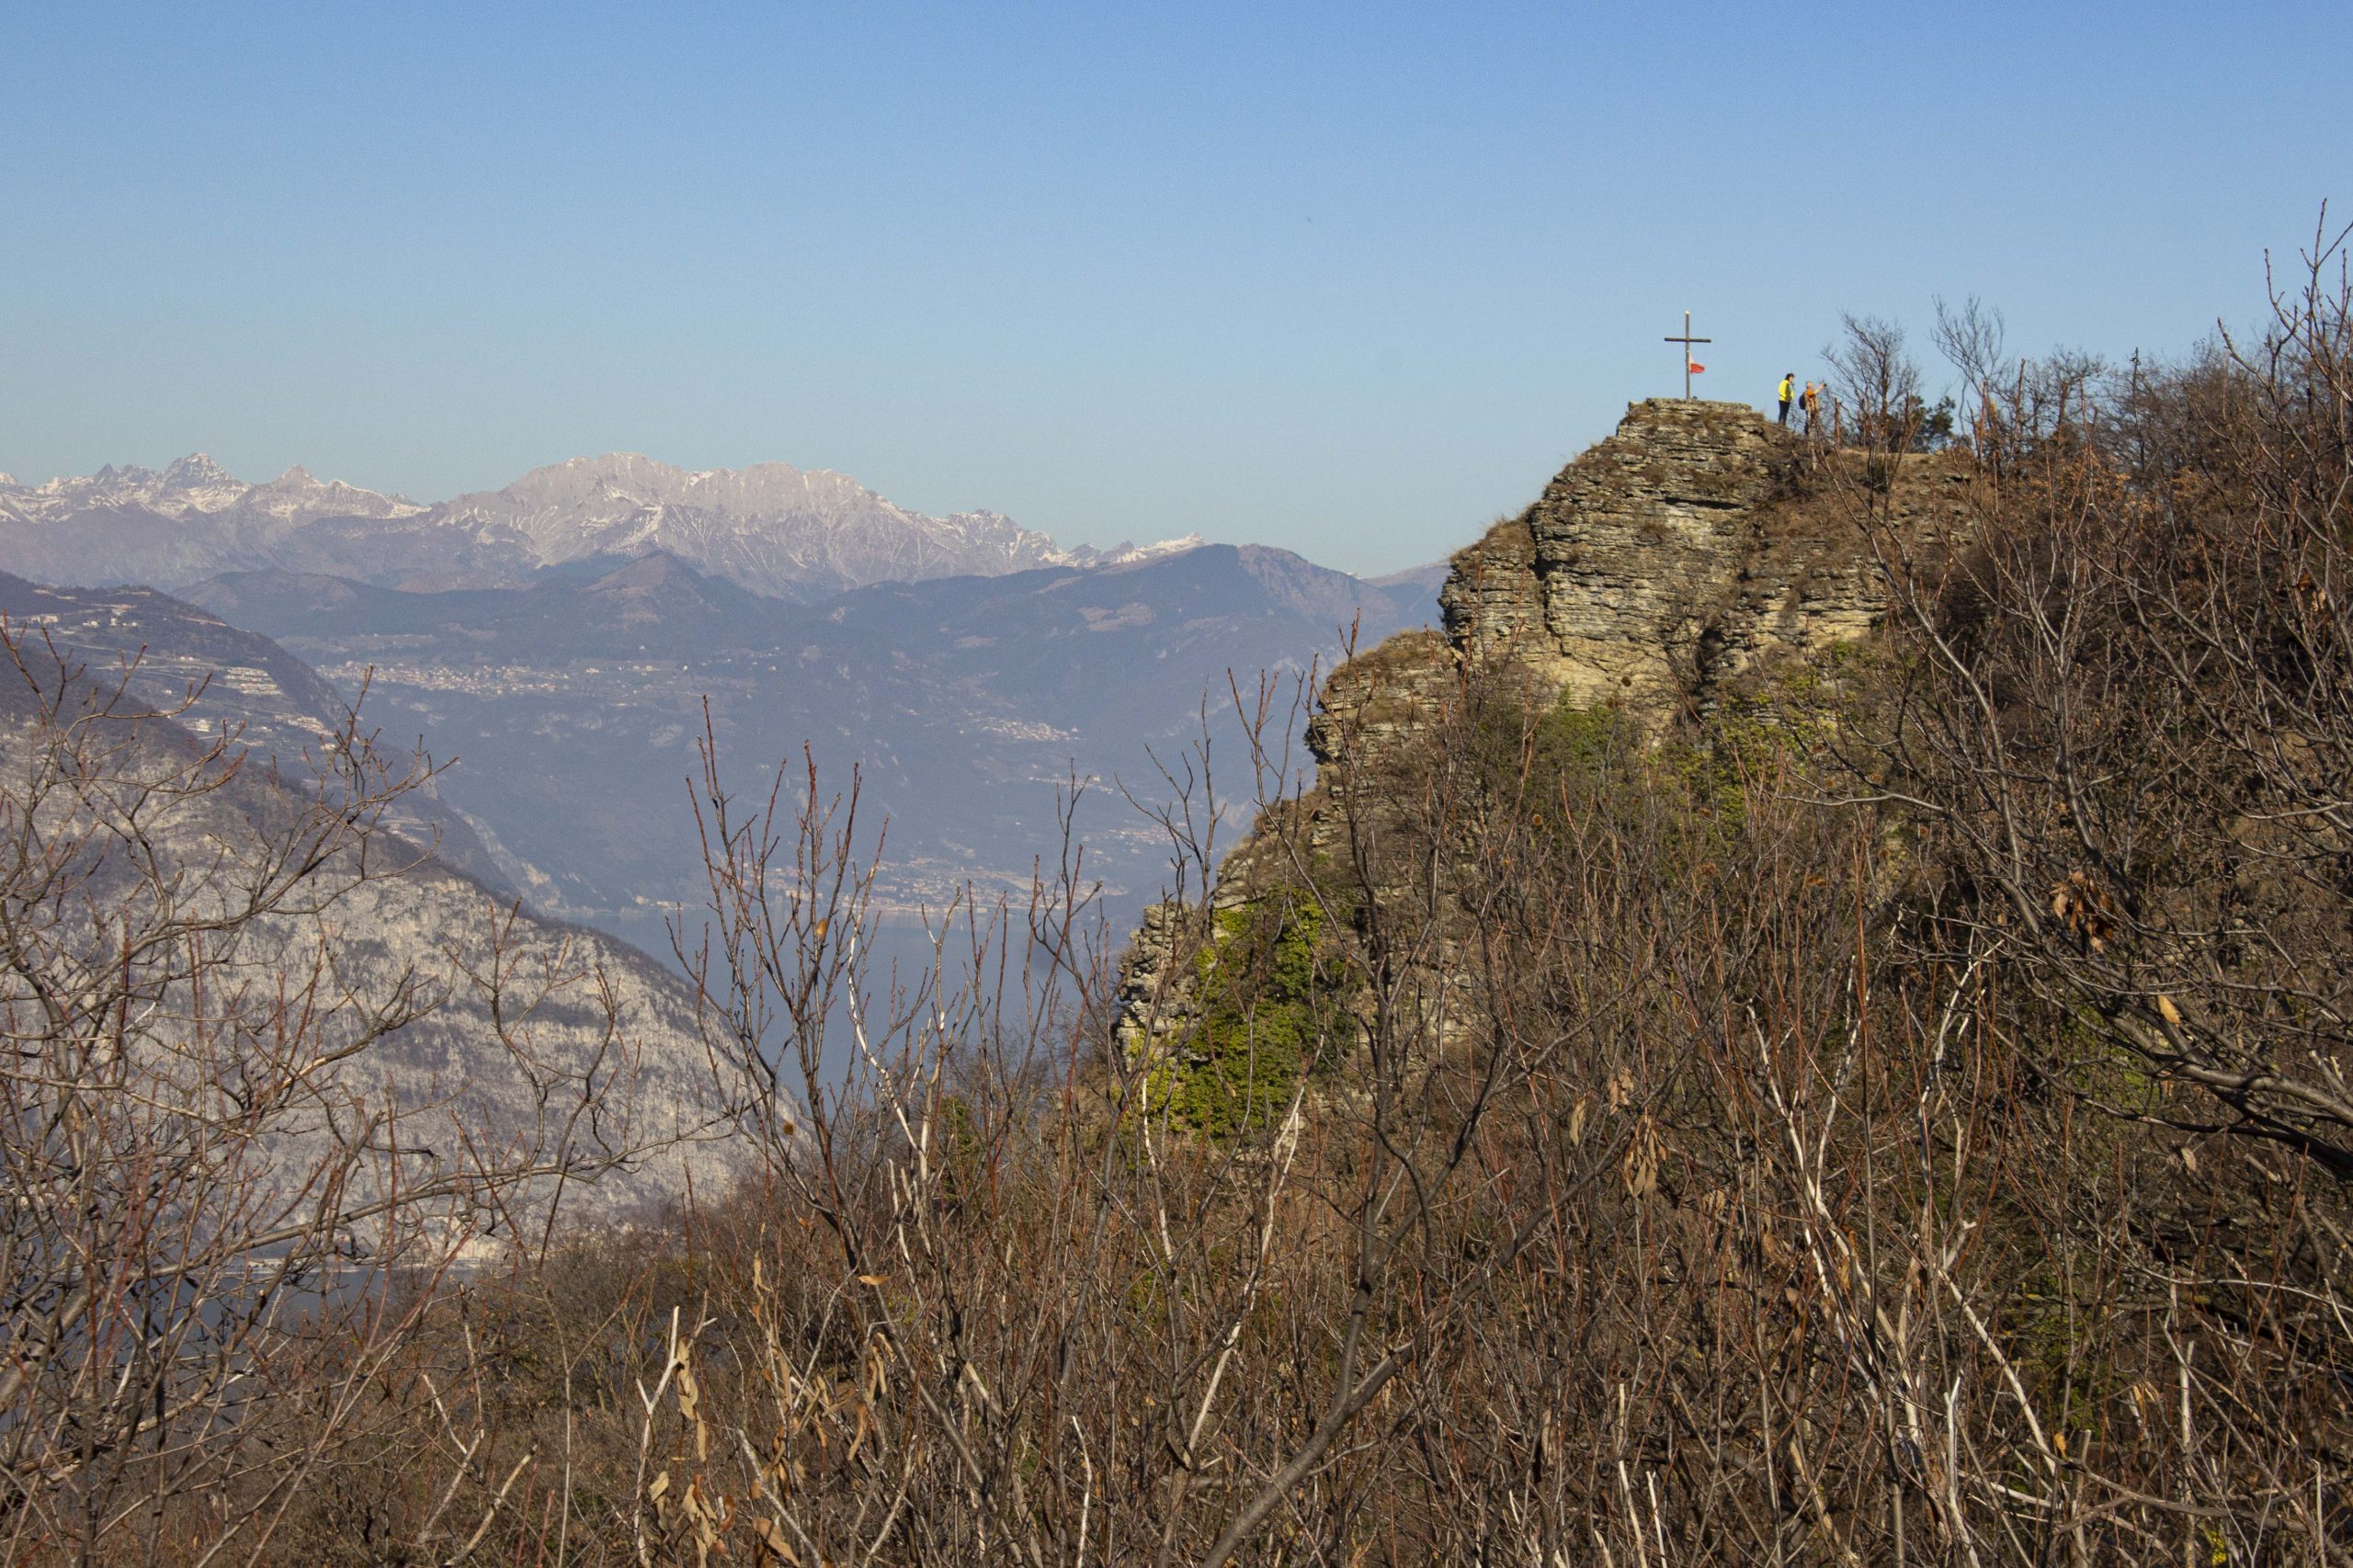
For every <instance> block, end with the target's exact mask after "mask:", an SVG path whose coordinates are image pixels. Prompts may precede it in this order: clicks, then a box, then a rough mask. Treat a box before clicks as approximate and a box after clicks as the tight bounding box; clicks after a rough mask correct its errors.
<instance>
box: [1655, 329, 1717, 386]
mask: <svg viewBox="0 0 2353 1568" xmlns="http://www.w3.org/2000/svg"><path fill="white" fill-rule="evenodd" d="M1666 341H1667V342H1669V343H1680V344H1681V345H1683V401H1684V402H1686V403H1689V402H1690V401H1691V346H1692V345H1693V344H1695V343H1713V342H1714V341H1715V339H1714V338H1712V337H1694V336H1692V335H1691V312H1689V311H1686V312H1683V335H1682V336H1680V337H1674V336H1670V337H1668V338H1667V339H1666Z"/></svg>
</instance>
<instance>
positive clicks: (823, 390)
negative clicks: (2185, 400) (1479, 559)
mask: <svg viewBox="0 0 2353 1568" xmlns="http://www.w3.org/2000/svg"><path fill="white" fill-rule="evenodd" d="M2348 57H2353V6H2346V5H2343V4H2342V3H2341V0H2340V3H2338V4H2335V5H2329V6H2288V5H2264V4H2240V5H2221V4H2212V3H2207V4H2199V5H2194V6H2192V5H2137V6H2080V5H2068V4H2054V3H2040V4H2007V3H2004V4H1980V5H1976V6H1888V5H1885V4H1876V5H1871V6H1835V5H1820V4H1803V3H1791V4H1758V3H1754V0H1751V3H1745V4H1741V5H1737V6H1698V5H1683V6H1607V7H1603V6H1567V5H1558V4H1554V5H1541V6H1505V5H1480V4H1468V3H1461V0H1457V3H1455V4H1450V5H1445V6H1439V5H1433V4H1420V5H1414V6H1382V5H1374V4H1367V3H1366V0H1350V3H1348V4H1345V5H1341V4H1335V5H1329V6H1307V5H1285V4H1279V3H1268V0H1257V3H1254V4H1244V5H1226V4H1218V3H1210V0H1188V4H1184V5H1181V6H1180V5H1167V6H1161V5H1135V4H1124V3H1113V4H1106V3H1104V0H1093V3H1091V4H1086V5H1070V6H1044V5H1039V6H1011V5H990V4H986V3H975V0H965V3H963V4H955V5H946V4H943V5H936V6H896V5H889V4H879V3H876V0H834V3H832V4H828V5H824V6H809V5H801V4H787V3H782V0H776V3H769V4H745V5H737V6H692V5H682V4H675V3H674V4H665V5H661V6H653V5H642V6H587V5H581V4H569V5H563V6H545V7H527V6H517V5H506V4H498V3H495V0H472V3H470V4H467V5H463V6H448V7H436V6H409V5H402V4H396V3H393V4H383V5H377V6H344V5H334V6H322V5H315V4H306V5H301V6H283V7H275V6H227V5H203V6H190V5H188V4H186V3H185V0H177V3H175V4H173V5H170V6H143V5H111V6H80V5H68V4H63V3H57V4H48V5H36V4H24V5H14V6H6V8H5V16H0V214H4V215H5V217H0V470H6V471H8V472H14V473H15V474H16V475H17V477H19V478H20V479H28V480H35V481H38V480H40V479H44V478H47V477H49V476H50V475H51V474H54V473H60V472H87V471H89V470H90V469H93V468H95V467H97V466H98V465H99V464H102V463H106V462H109V461H129V462H143V463H149V464H160V463H162V462H164V461H165V460H169V459H171V458H174V457H176V456H178V455H180V454H182V453H184V452H187V451H189V450H194V449H203V450H206V451H209V452H210V453H211V454H212V455H213V456H214V457H216V458H218V459H219V460H222V462H224V463H226V464H227V465H228V466H229V467H230V468H231V469H233V470H234V471H236V472H239V473H241V474H244V475H245V476H246V477H248V478H266V477H268V476H269V475H272V474H275V473H276V472H278V471H279V470H280V469H282V468H284V467H286V466H287V465H289V464H292V463H298V462H299V463H302V464H306V465H308V466H309V467H310V468H312V469H313V471H315V472H319V473H321V474H322V475H332V476H335V477H340V478H345V479H348V480H350V481H352V482H354V483H359V484H365V485H369V486H372V487H376V488H380V489H388V490H401V491H405V492H407V493H408V494H412V495H415V496H417V497H419V498H426V499H433V498H439V497H441V496H445V495H449V494H455V493H457V492H460V491H463V490H469V489H478V488H483V487H488V486H495V485H498V484H502V483H506V481H508V480H510V479H512V478H514V477H515V476H516V475H517V474H518V473H520V472H523V471H524V470H526V469H528V468H530V467H533V466H535V465H537V464H540V463H543V462H549V461H553V460H559V459H562V458H565V457H569V456H574V455H576V454H581V453H593V452H599V451H606V450H613V449H624V450H636V451H643V452H647V453H650V454H652V455H654V456H655V457H658V458H662V459H664V460H668V461H671V462H676V463H682V464H686V465H688V466H690V467H710V466H716V465H729V466H733V465H737V464H741V463H745V462H750V461H755V460H761V459H769V458H778V459H783V460H787V461H790V462H794V463H798V464H801V465H803V466H807V467H823V468H833V469H838V470H841V471H842V472H847V473H850V474H853V475H855V476H856V477H858V479H860V480H862V481H863V482H865V483H868V484H870V485H872V486H873V487H874V488H876V489H878V490H880V491H881V492H882V493H883V494H886V495H888V496H890V497H892V499H894V500H897V501H900V502H902V503H904V504H905V505H908V506H916V507H919V508H922V509H924V510H926V511H933V512H940V511H948V510H953V509H958V508H964V507H977V506H986V507H992V508H995V509H996V510H999V511H1003V512H1006V513H1009V514H1011V515H1012V516H1014V517H1017V518H1018V519H1019V520H1021V521H1022V522H1025V523H1028V524H1029V525H1031V526H1034V527H1039V528H1046V529H1048V530H1050V531H1051V532H1052V533H1054V534H1055V535H1056V536H1057V537H1059V538H1062V539H1063V540H1069V541H1080V540H1085V541H1091V542H1097V543H1108V542H1112V541H1115V540H1119V539H1121V538H1127V537H1133V538H1137V539H1147V538H1156V537H1162V536H1165V535H1170V534H1176V533H1182V532H1185V531H1187V530H1188V529H1197V530H1199V531H1200V532H1202V533H1204V534H1207V535H1209V536H1210V537H1211V538H1213V539H1221V540H1264V541H1267V542H1270V543H1277V544H1281V545H1285V546H1288V547H1290V548H1292V549H1295V550H1299V551H1302V552H1304V553H1306V554H1308V555H1310V556H1312V557H1313V558H1315V559H1317V560H1319V561H1323V562H1328V563H1330V564H1333V565H1338V566H1345V567H1347V568H1350V569H1353V570H1358V571H1366V572H1378V571H1382V570H1388V569H1391V568H1395V567H1400V566H1404V565H1406V564H1409V563H1413V562H1420V561H1426V560H1429V559H1431V558H1433V557H1435V556H1438V555H1439V554H1441V553H1443V552H1444V551H1447V550H1449V549H1451V548H1453V547H1455V546H1457V545H1459V544H1461V543H1463V542H1465V541H1466V540H1468V539H1470V538H1471V537H1472V536H1473V535H1474V534H1475V533H1476V531H1477V530H1478V529H1479V528H1480V527H1481V526H1482V525H1483V524H1484V523H1485V522H1487V521H1488V520H1489V519H1490V518H1492V517H1494V516H1495V515H1496V514H1497V513H1499V512H1502V511H1505V510H1507V509H1512V508H1516V507H1517V506H1519V505H1521V504H1523V503H1524V502H1525V501H1527V500H1528V499H1529V497H1531V496H1532V495H1533V494H1535V493H1536V492H1537V491H1538V490H1539V489H1540V487H1541V485H1542V483H1543V482H1544V480H1545V479H1546V478H1547V477H1549V476H1550V474H1551V473H1552V471H1553V470H1554V469H1555V468H1556V467H1557V466H1558V465H1559V464H1560V463H1561V462H1563V460H1566V459H1567V458H1568V457H1569V456H1571V455H1573V454H1574V452H1575V451H1576V450H1577V449H1579V448H1581V447H1583V446H1584V445H1586V443H1588V442H1590V441H1592V440H1594V439H1596V438H1597V437H1600V436H1602V435H1605V434H1607V433H1608V429H1609V427H1610V426H1611V425H1612V424H1613V423H1614V422H1615V420H1616V418H1617V417H1618V415H1620V413H1621V412H1622V411H1623V407H1624V404H1625V403H1626V402H1627V401H1628V400H1629V399H1631V398H1635V397H1640V396H1643V395H1647V394H1654V393H1662V392H1670V391H1677V390H1679V381H1678V378H1677V369H1676V367H1677V360H1676V357H1675V351H1674V350H1672V349H1670V348H1668V347H1666V346H1665V344H1663V343H1662V342H1661V341H1660V338H1661V336H1662V335H1663V334H1665V333H1666V332H1669V331H1673V330H1676V329H1677V328H1678V326H1679V324H1680V321H1681V314H1680V312H1682V311H1683V310H1684V309H1685V308H1687V307H1688V308H1690V309H1692V310H1693V311H1695V312H1697V321H1698V327H1699V331H1700V332H1702V333H1706V334H1708V335H1711V336H1713V337H1714V338H1715V339H1716V342H1715V343H1714V345H1713V346H1712V347H1711V348H1708V349H1705V350H1702V351H1701V358H1703V359H1704V360H1705V361H1706V363H1707V364H1708V366H1709V367H1710V368H1709V370H1708V372H1707V374H1706V375H1705V376H1703V377H1702V378H1700V386H1701V388H1702V390H1703V392H1705V393H1707V394H1710V395H1713V396H1717V397H1726V398H1741V399H1746V400H1751V401H1758V402H1761V401H1763V400H1764V399H1765V398H1766V397H1767V396H1768V394H1769V392H1770V389H1771V384H1772V382H1773V381H1774V379H1775V378H1776V377H1777V376H1778V374H1779V372H1780V371H1782V370H1784V369H1796V370H1798V371H1799V373H1800V374H1801V375H1803V374H1805V373H1806V372H1807V370H1808V369H1810V368H1811V366H1812V365H1813V362H1814V356H1815V355H1816V354H1817V353H1818V351H1819V349H1820V348H1821V347H1822V345H1823V344H1824V342H1825V341H1826V340H1827V339H1828V338H1829V336H1830V335H1832V333H1833V332H1834V330H1835V328H1836V321H1837V315H1838V312H1840V311H1841V310H1842V309H1846V310H1854V311H1859V312H1877V313H1881V314H1884V315H1890V316H1894V317H1896V318H1898V319H1901V320H1903V321H1904V322H1906V323H1909V324H1912V326H1913V328H1914V332H1915V338H1917V339H1921V340H1923V341H1922V342H1921V344H1920V347H1922V348H1923V349H1924V350H1925V349H1926V347H1927V345H1926V343H1925V341H1924V340H1925V337H1926V332H1925V328H1926V325H1927V320H1928V318H1929V313H1930V303H1931V301H1932V300H1933V299H1934V298H1935V297H1937V296H1938V295H1939V294H1941V295H1944V296H1946V297H1948V298H1958V297H1960V296H1962V295H1966V294H1969V293H1972V292H1974V293H1978V294H1981V295H1983V296H1984V297H1985V298H1986V299H1987V300H1988V301H1991V302H1993V303H1995V304H1996V305H1998V306H1999V307H2000V308H2001V309H2002V310H2003V311H2005V312H2006V314H2007V316H2008V318H2009V322H2010V325H2011V342H2012V345H2013V347H2017V348H2020V349H2035V350H2040V349H2042V348H2047V347H2052V346H2054V345H2065V346H2069V347H2084V348H2089V349H2094V350H2097V351H2100V352H2103V353H2108V354H2111V355H2119V356H2121V355H2124V354H2128V353H2130V352H2131V350H2132V349H2134V348H2135V347H2141V348H2144V349H2148V350H2151V351H2154V352H2159V353H2168V352H2177V351H2178V350H2180V349H2181V348H2183V347H2186V346H2188V344H2190V343H2192V342H2193V341H2195V340H2196V339H2197V338H2198V337H2199V336H2200V335H2201V334H2203V333H2204V332H2206V331H2207V330H2209V329H2210V328H2211V325H2212V324H2213V322H2214V320H2215V318H2216V317H2217V316H2218V315H2219V316H2224V317H2227V318H2229V319H2231V320H2232V321H2234V322H2239V321H2245V320H2248V319H2250V318H2251V317H2252V316H2253V315H2254V314H2255V312H2256V308H2257V307H2258V306H2259V304H2260V301H2261V294H2262V284H2263V270H2262V269H2263V253H2264V250H2265V248H2266V247H2267V246H2269V247H2272V248H2274V249H2275V250H2277V251H2279V253H2281V255H2282V256H2286V255H2288V254H2289V253H2291V252H2292V250H2293V248H2294V247H2295V246H2296V245H2297V244H2299V242H2301V241H2308V240H2309V237H2310V235H2311V232H2312V227H2313V219H2314V216H2315V214H2316V211H2317V209H2318V206H2319V203H2320V202H2321V200H2322V199H2324V198H2325V197H2328V196H2331V195H2336V196H2338V197H2340V198H2341V199H2342V205H2343V206H2344V208H2345V210H2346V216H2347V217H2348V218H2353V188H2348V187H2347V185H2346V184H2345V183H2344V182H2345V178H2346V176H2347V172H2348V170H2353V158H2348V154H2353V112H2348V110H2347V108H2346V107H2345V104H2344V101H2343V87H2344V67H2345V62H2346V61H2347V58H2348ZM1924 357H1926V356H1925V354H1924ZM1933 379H1934V378H1933V377H1932V380H1933Z"/></svg>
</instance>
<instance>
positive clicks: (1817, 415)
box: [1798, 381, 1822, 436]
mask: <svg viewBox="0 0 2353 1568" xmlns="http://www.w3.org/2000/svg"><path fill="white" fill-rule="evenodd" d="M1798 407H1799V408H1800V409H1802V411H1803V412H1804V414H1805V433H1806V434H1807V435H1809V436H1811V435H1813V427H1814V426H1815V425H1816V424H1817V423H1818V422H1819V421H1820V419H1821V417H1822V389H1821V388H1820V387H1818V386H1816V385H1814V383H1813V382H1812V381H1808V382H1806V384H1805V392H1804V393H1803V394H1802V395H1801V396H1800V397H1799V399H1798Z"/></svg>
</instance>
